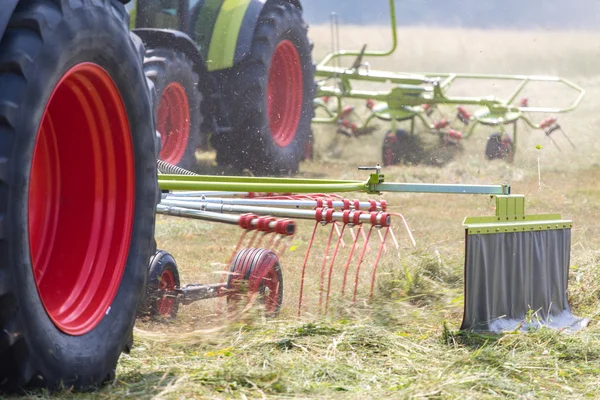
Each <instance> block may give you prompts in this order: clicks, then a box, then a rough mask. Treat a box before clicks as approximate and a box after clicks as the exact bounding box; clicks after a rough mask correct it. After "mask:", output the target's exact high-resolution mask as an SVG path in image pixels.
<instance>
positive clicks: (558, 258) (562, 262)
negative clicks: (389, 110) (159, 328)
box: [146, 162, 587, 331]
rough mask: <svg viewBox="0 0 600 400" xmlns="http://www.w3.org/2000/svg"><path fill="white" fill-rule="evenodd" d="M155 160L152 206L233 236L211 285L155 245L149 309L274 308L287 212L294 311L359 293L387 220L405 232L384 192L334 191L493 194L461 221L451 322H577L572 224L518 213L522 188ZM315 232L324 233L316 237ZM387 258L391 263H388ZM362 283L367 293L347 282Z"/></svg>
mask: <svg viewBox="0 0 600 400" xmlns="http://www.w3.org/2000/svg"><path fill="white" fill-rule="evenodd" d="M159 169H160V170H161V171H162V172H163V173H161V174H159V186H160V187H161V189H162V191H163V193H162V200H161V202H160V204H159V205H158V209H157V212H158V213H159V214H163V215H169V216H176V217H185V218H195V219H201V220H206V221H214V222H221V223H226V224H234V225H237V226H239V227H240V228H241V229H242V230H243V233H242V235H241V238H240V239H239V240H238V241H237V245H236V246H235V248H234V250H233V252H232V253H231V255H229V260H228V263H227V266H228V269H227V271H223V278H222V281H221V282H220V283H216V284H210V285H202V284H191V285H190V284H188V285H184V286H182V285H180V282H179V277H178V272H177V267H176V263H175V260H174V259H173V257H172V256H171V255H169V254H168V253H166V252H164V251H159V252H158V253H157V255H156V256H155V258H154V259H153V260H152V261H151V266H150V285H149V286H148V288H149V289H148V296H147V300H146V308H147V309H148V310H150V311H151V313H153V314H154V315H160V316H163V317H173V316H175V314H176V312H177V306H178V304H180V303H181V304H189V303H191V302H194V301H198V300H203V299H209V298H216V297H226V298H227V304H228V309H229V310H231V309H236V308H237V309H238V310H239V306H242V307H243V311H245V310H248V309H249V307H250V306H251V305H254V304H257V303H258V304H261V305H262V306H263V308H264V312H265V313H266V315H267V316H276V315H278V313H279V311H280V309H281V305H282V302H283V270H284V266H283V264H284V263H280V261H279V260H280V259H281V258H282V256H283V254H284V252H285V250H286V248H288V247H293V246H289V244H290V240H289V238H291V237H292V236H293V235H294V234H295V233H296V230H297V228H298V226H299V225H297V224H296V221H297V220H310V221H312V222H313V223H314V226H313V228H312V233H311V234H310V239H309V240H308V244H307V246H306V251H305V254H304V256H303V257H302V262H301V263H299V262H297V263H296V264H298V265H289V264H288V265H285V269H286V270H294V269H295V270H296V271H297V272H298V273H299V274H298V275H299V276H300V283H299V290H298V300H297V315H298V316H300V315H301V314H302V313H303V312H304V311H305V310H307V309H308V307H309V306H308V305H307V300H308V299H307V296H306V293H307V290H310V291H311V292H312V291H315V292H318V311H319V312H327V311H328V310H329V308H330V303H331V302H332V301H334V300H338V299H339V300H342V299H344V298H345V297H346V298H347V299H348V300H351V301H352V302H356V301H358V300H364V301H369V300H371V299H372V298H373V296H374V289H375V284H376V276H377V270H378V266H379V264H380V261H381V259H382V254H384V253H386V252H389V251H390V248H392V249H391V250H392V251H393V250H394V249H393V248H394V247H395V249H396V250H397V249H398V248H399V245H398V239H397V237H396V234H395V233H394V230H393V228H392V227H393V225H394V224H393V222H395V221H400V222H401V225H404V227H406V230H407V232H408V237H409V239H410V241H411V242H412V243H413V245H414V244H415V242H414V238H413V237H412V235H411V231H410V229H409V227H408V225H407V223H406V220H405V219H404V217H403V216H402V215H401V214H399V213H391V212H389V210H388V205H387V204H386V202H385V201H383V200H375V199H368V200H354V199H352V200H351V199H348V198H345V197H343V196H342V195H341V193H350V192H358V193H363V194H365V193H366V194H371V195H376V194H381V193H385V192H395V193H431V194H433V193H447V194H448V193H451V194H471V195H474V194H483V195H489V196H494V197H495V198H496V214H495V215H494V216H490V217H468V218H466V219H465V220H464V223H463V225H464V227H465V232H466V241H465V244H466V246H465V313H464V319H463V323H462V326H461V329H469V330H478V331H499V330H505V329H515V328H518V327H520V326H523V324H524V320H525V318H526V316H527V315H529V314H530V312H531V311H532V310H533V311H535V312H536V315H537V316H538V317H539V318H538V319H536V321H535V322H533V324H534V325H535V324H536V323H537V324H540V325H546V326H550V327H557V328H568V329H579V328H581V327H583V326H585V324H586V323H587V320H585V319H579V318H576V317H575V316H573V315H572V314H571V312H570V309H569V305H568V300H567V296H566V292H567V275H568V268H569V255H570V232H571V227H572V222H571V221H569V220H564V219H562V218H561V217H560V215H555V214H544V215H526V214H525V200H524V197H523V196H521V195H513V194H511V193H510V186H508V185H461V184H423V183H416V184H412V183H393V182H386V181H385V177H384V175H383V174H381V170H380V167H379V165H377V166H376V167H361V168H360V169H362V170H372V173H370V175H369V178H368V179H367V180H365V181H361V180H327V179H299V178H258V177H233V176H231V177H228V176H226V177H222V176H219V177H217V176H202V175H195V174H192V173H188V172H187V171H184V170H181V169H179V168H177V167H174V166H171V165H168V164H166V163H163V162H159ZM182 172H183V173H185V174H181V173H182ZM323 231H324V232H325V233H324V234H323V236H324V237H325V239H324V240H320V239H318V238H317V237H318V236H319V234H320V232H323ZM373 240H374V241H375V242H376V244H375V245H373V244H372V243H371V242H372V241H373ZM317 242H319V243H320V246H315V244H316V243H317ZM319 249H322V250H323V254H318V253H319V251H318V250H319ZM396 254H398V257H399V252H397V253H393V257H396ZM367 260H370V261H369V262H367ZM396 261H398V260H397V259H396ZM395 265H397V264H396V263H395V262H392V268H393V267H394V266H395ZM363 282H365V283H367V284H368V287H369V289H368V291H367V290H363V289H359V286H361V284H362V283H363ZM337 284H339V285H340V286H341V291H340V292H339V295H337V294H335V292H336V291H335V290H334V285H337ZM367 292H368V294H367ZM314 301H315V302H316V299H315V300H314ZM530 324H531V323H530Z"/></svg>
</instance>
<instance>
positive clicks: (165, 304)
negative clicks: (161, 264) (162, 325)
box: [156, 269, 175, 317]
mask: <svg viewBox="0 0 600 400" xmlns="http://www.w3.org/2000/svg"><path fill="white" fill-rule="evenodd" d="M158 290H159V291H161V292H172V291H174V290H175V276H174V275H173V272H172V271H171V270H168V269H166V270H164V271H163V273H162V275H161V276H160V281H159V282H158ZM156 306H157V308H158V313H159V314H160V315H161V316H163V317H170V316H171V315H173V309H174V308H175V298H174V297H170V296H161V297H160V298H159V299H158V300H156Z"/></svg>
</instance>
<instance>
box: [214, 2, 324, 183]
mask: <svg viewBox="0 0 600 400" xmlns="http://www.w3.org/2000/svg"><path fill="white" fill-rule="evenodd" d="M307 29H308V27H307V25H306V23H305V22H304V20H303V18H302V11H301V10H300V9H299V8H298V7H296V6H294V5H293V4H291V2H289V1H283V0H278V1H269V2H267V4H265V6H264V8H263V10H262V13H261V15H260V18H259V20H258V23H257V25H256V27H255V30H254V36H253V40H252V46H251V49H250V53H249V54H248V56H247V57H246V58H245V59H244V60H243V61H242V62H241V63H239V64H238V65H236V66H234V67H233V68H231V69H228V70H225V71H222V72H217V73H216V76H217V81H218V82H219V84H220V86H221V91H222V93H223V94H224V96H225V98H226V99H230V100H229V101H230V103H231V112H230V120H231V124H232V125H233V132H232V133H231V134H219V135H216V136H214V137H213V138H212V139H211V143H212V145H213V147H214V148H215V149H216V151H217V161H218V162H219V163H220V164H229V165H232V166H234V167H237V168H239V169H243V168H248V169H250V170H251V171H252V172H253V173H255V174H261V175H262V174H267V175H286V174H290V173H295V172H297V171H298V165H299V162H300V161H301V159H302V158H303V156H304V155H305V147H306V143H307V141H308V140H309V134H310V124H311V120H312V117H313V115H314V110H313V105H312V102H313V97H314V94H315V83H314V74H315V66H314V63H313V61H312V56H311V53H312V43H311V42H310V40H309V39H308V36H307Z"/></svg>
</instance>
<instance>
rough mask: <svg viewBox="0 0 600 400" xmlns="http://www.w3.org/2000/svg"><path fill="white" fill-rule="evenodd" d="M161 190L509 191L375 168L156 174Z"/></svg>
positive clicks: (500, 187)
mask: <svg viewBox="0 0 600 400" xmlns="http://www.w3.org/2000/svg"><path fill="white" fill-rule="evenodd" d="M158 184H159V187H160V188H161V189H162V190H198V191H205V190H211V191H231V192H273V193H347V192H364V193H371V194H375V193H377V194H379V193H383V192H393V193H452V194H487V195H507V194H510V186H509V185H458V184H427V183H391V182H385V177H384V175H382V174H380V173H379V171H378V172H376V173H373V174H371V175H370V176H369V179H367V180H366V181H359V180H333V179H298V178H262V177H247V176H212V175H162V174H161V175H159V176H158Z"/></svg>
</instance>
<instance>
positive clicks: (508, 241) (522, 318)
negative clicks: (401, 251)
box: [460, 229, 589, 332]
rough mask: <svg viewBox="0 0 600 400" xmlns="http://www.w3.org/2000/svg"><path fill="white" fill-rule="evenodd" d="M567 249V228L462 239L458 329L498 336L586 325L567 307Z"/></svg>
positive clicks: (578, 327)
mask: <svg viewBox="0 0 600 400" xmlns="http://www.w3.org/2000/svg"><path fill="white" fill-rule="evenodd" d="M570 249H571V229H557V230H547V231H533V232H515V233H498V234H482V235H468V234H467V235H466V249H465V311H464V317H463V322H462V325H461V328H460V329H461V330H473V331H484V332H501V331H512V330H515V329H521V330H527V329H531V328H537V327H539V326H542V325H543V326H547V327H550V328H556V329H566V330H569V331H575V330H579V329H582V328H584V327H585V326H587V324H588V323H589V320H588V319H585V318H577V317H575V316H574V315H573V314H571V310H570V307H569V302H568V297H567V285H568V275H569V261H570ZM530 310H531V311H530ZM531 312H533V313H534V314H533V315H530V317H531V318H527V321H526V317H527V314H528V313H531Z"/></svg>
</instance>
